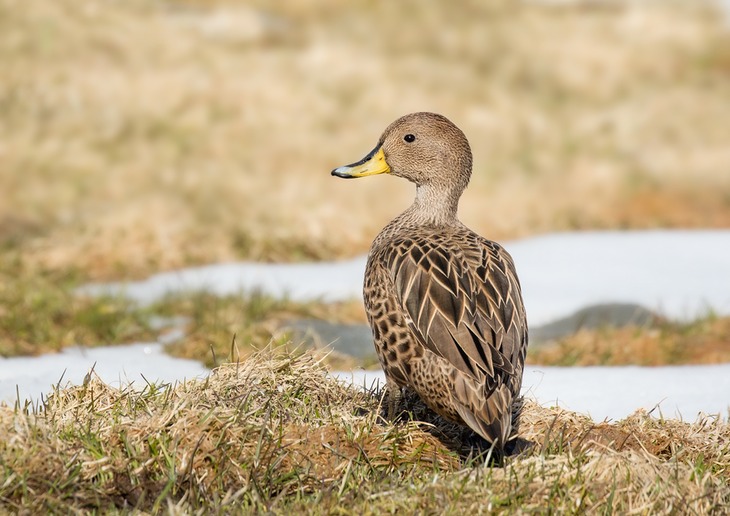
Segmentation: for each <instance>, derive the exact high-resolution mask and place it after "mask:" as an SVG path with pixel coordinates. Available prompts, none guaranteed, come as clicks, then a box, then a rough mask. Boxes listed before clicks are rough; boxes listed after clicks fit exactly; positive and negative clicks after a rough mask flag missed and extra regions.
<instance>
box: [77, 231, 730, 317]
mask: <svg viewBox="0 0 730 516" xmlns="http://www.w3.org/2000/svg"><path fill="white" fill-rule="evenodd" d="M504 246H505V248H506V249H507V250H508V251H509V252H510V253H511V254H512V257H513V258H514V260H515V264H516V266H517V272H518V274H519V276H520V279H521V282H522V288H523V293H524V297H525V307H526V309H527V316H528V320H529V322H530V324H531V325H541V324H545V323H548V322H551V321H553V320H555V319H558V318H560V317H564V316H567V315H569V314H571V313H573V312H575V311H576V310H579V309H581V308H584V307H586V306H589V305H592V304H596V303H609V302H626V303H636V304H640V305H643V306H645V307H646V308H649V309H652V310H655V311H657V312H659V313H661V314H663V315H666V316H667V317H670V318H673V319H678V320H691V319H694V318H696V317H698V316H701V315H704V314H706V313H707V311H708V310H713V311H715V312H716V313H718V314H723V315H727V314H730V230H711V231H709V230H708V231H676V230H671V231H593V232H579V233H557V234H552V235H546V236H540V237H534V238H528V239H524V240H518V241H514V242H505V243H504ZM364 270H365V257H360V258H356V259H353V260H348V261H340V262H318V263H301V264H260V263H245V262H244V263H229V264H222V265H209V266H205V267H195V268H189V269H184V270H180V271H176V272H168V273H163V274H157V275H155V276H152V277H151V278H149V279H147V280H144V281H139V282H131V283H126V284H123V283H112V284H96V285H88V286H86V287H83V288H82V289H80V292H82V293H86V294H91V295H100V294H125V295H127V296H129V297H130V298H132V299H135V300H138V301H139V302H142V303H151V302H153V301H155V300H157V299H160V298H161V297H163V296H164V295H165V294H168V293H175V292H184V291H194V290H207V291H210V292H213V293H216V294H219V295H222V294H237V293H241V292H245V291H252V290H258V291H261V292H264V293H267V294H270V295H272V296H274V297H283V296H289V298H290V299H293V300H310V299H322V300H324V301H337V300H344V299H351V298H359V297H360V296H361V295H362V294H361V291H362V277H363V272H364Z"/></svg>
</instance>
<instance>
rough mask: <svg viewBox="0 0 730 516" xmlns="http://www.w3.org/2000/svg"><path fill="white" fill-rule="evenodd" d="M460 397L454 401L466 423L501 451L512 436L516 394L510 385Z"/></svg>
mask: <svg viewBox="0 0 730 516" xmlns="http://www.w3.org/2000/svg"><path fill="white" fill-rule="evenodd" d="M472 392H473V391H472ZM459 398H461V397H460V396H458V395H457V399H456V400H454V401H455V405H456V409H457V411H458V413H459V416H461V419H462V420H463V421H464V423H466V425H468V426H469V428H471V429H472V430H474V431H475V432H476V433H478V434H479V435H481V436H482V437H484V439H486V440H487V441H489V442H490V443H492V444H493V445H494V448H495V449H496V450H498V451H500V452H501V451H502V450H503V448H504V446H505V445H506V444H507V441H509V439H510V437H511V436H512V405H513V402H514V396H513V394H512V391H511V390H510V388H509V386H507V385H505V384H502V385H500V386H498V387H497V388H496V389H494V390H493V391H492V392H490V393H489V395H485V396H477V397H472V398H471V399H465V400H464V399H459Z"/></svg>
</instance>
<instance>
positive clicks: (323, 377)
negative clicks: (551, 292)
mask: <svg viewBox="0 0 730 516" xmlns="http://www.w3.org/2000/svg"><path fill="white" fill-rule="evenodd" d="M379 401H380V397H379V393H378V392H377V391H373V392H363V391H362V390H359V389H355V388H352V387H346V386H344V385H343V384H341V383H339V382H338V381H336V380H334V379H333V378H331V377H329V376H328V374H327V372H326V370H325V369H324V367H323V366H322V364H321V362H320V361H318V359H316V358H315V357H314V356H313V355H311V354H306V353H305V354H298V355H293V354H283V353H277V354H274V353H272V352H271V351H266V352H260V353H257V354H255V355H253V356H251V357H249V358H247V359H246V360H245V361H243V362H241V363H238V364H233V363H231V364H226V365H223V366H221V367H219V368H217V369H216V370H215V371H214V372H213V373H212V374H211V375H210V377H209V378H207V379H205V380H198V381H192V382H188V383H185V384H181V385H177V386H169V385H146V386H145V387H144V389H142V390H141V391H135V390H133V389H132V388H130V387H125V388H121V389H116V388H112V387H109V386H108V385H105V384H104V383H102V382H101V381H99V380H98V379H96V378H93V377H90V378H89V381H88V382H86V383H85V385H82V386H78V387H70V388H66V389H58V390H55V391H54V392H53V393H52V394H51V395H50V396H49V398H48V399H47V400H46V402H45V404H44V405H43V406H41V407H32V406H24V407H19V406H16V407H7V406H3V407H0V433H2V439H1V440H0V467H2V470H3V471H2V473H3V474H2V482H1V483H0V503H1V504H2V506H3V507H4V508H5V509H7V510H21V509H22V510H27V511H29V512H41V511H48V510H53V511H60V512H73V511H79V510H86V509H95V508H100V509H102V510H110V509H129V508H137V509H141V510H144V511H150V512H153V513H154V512H160V511H163V510H165V511H168V510H169V511H172V512H176V511H185V512H192V511H196V510H197V511H200V512H209V511H211V510H226V509H230V510H241V509H242V508H243V509H255V510H271V511H274V512H284V511H292V510H300V511H301V510H304V511H307V512H314V513H319V512H331V511H341V512H349V511H353V512H357V513H382V512H383V511H396V510H399V509H408V510H409V511H413V510H424V511H429V512H431V511H436V512H441V511H454V512H463V511H467V510H470V511H477V512H486V511H489V510H494V509H497V508H502V509H507V510H509V511H514V512H522V511H526V512H527V511H533V510H548V509H552V510H556V511H560V512H565V511H567V512H576V511H582V510H591V511H599V510H600V511H606V512H622V513H623V512H631V511H635V512H673V511H680V512H698V513H708V512H721V511H722V510H723V509H722V508H723V507H727V504H728V503H730V488H729V487H728V480H730V426H729V425H728V423H726V422H724V421H722V420H721V419H719V418H715V417H703V418H701V419H699V420H698V421H696V422H694V423H686V422H682V421H676V420H664V419H655V418H651V417H649V416H648V415H647V414H646V413H643V412H637V413H636V414H634V415H633V416H631V417H630V418H628V419H626V420H624V421H620V422H618V423H615V424H614V423H601V424H594V423H593V422H592V421H591V420H589V419H588V418H586V417H584V416H581V415H578V414H574V413H570V412H565V411H562V410H557V409H548V408H542V407H539V406H537V405H536V404H534V403H532V402H529V401H527V402H525V405H524V408H523V411H522V424H521V427H520V442H521V443H522V446H521V449H522V452H521V453H520V454H517V455H513V456H510V457H507V458H506V459H505V461H504V464H503V465H502V466H497V465H494V464H489V463H488V462H485V460H484V458H483V457H478V456H475V455H474V454H471V455H470V454H469V453H465V450H467V449H468V446H467V445H466V441H463V442H462V443H461V444H460V446H461V448H459V446H454V442H453V440H450V439H449V438H446V434H448V431H447V430H448V425H444V424H443V423H439V422H438V420H437V418H432V420H431V423H421V422H418V421H415V420H412V419H410V418H408V417H406V418H404V419H402V420H401V421H397V422H395V423H390V422H386V421H384V420H382V418H381V417H380V415H379V412H380V405H379ZM419 410H421V411H422V410H423V407H421V408H420V409H417V410H414V413H415V415H416V416H420V415H422V414H419ZM439 425H441V428H440V427H439ZM445 429H446V430H445ZM451 435H452V438H451V439H453V436H454V435H456V434H453V433H452V434H451ZM467 440H468V439H467Z"/></svg>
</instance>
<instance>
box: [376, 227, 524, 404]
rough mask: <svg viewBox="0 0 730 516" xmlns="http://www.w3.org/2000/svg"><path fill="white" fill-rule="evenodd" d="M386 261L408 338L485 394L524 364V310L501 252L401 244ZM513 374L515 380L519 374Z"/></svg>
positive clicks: (480, 245) (475, 245)
mask: <svg viewBox="0 0 730 516" xmlns="http://www.w3.org/2000/svg"><path fill="white" fill-rule="evenodd" d="M405 244H408V245H401V246H398V252H395V253H393V254H392V255H391V256H390V257H389V260H388V261H389V263H388V266H389V271H390V274H391V278H392V280H393V283H394V286H395V290H396V293H397V295H398V297H399V298H400V301H401V304H402V306H403V309H404V311H405V312H406V313H407V315H408V317H409V318H410V320H409V325H410V326H411V329H412V330H413V332H414V333H415V335H416V337H417V338H418V339H419V340H420V341H421V343H422V344H423V345H424V346H426V347H427V348H428V349H430V350H431V351H433V352H434V353H436V354H437V355H439V356H441V357H443V358H445V359H446V360H448V361H449V362H451V363H452V364H453V365H454V366H455V367H456V368H457V369H458V370H460V371H461V372H463V373H466V374H468V375H470V376H472V377H474V378H476V379H479V380H481V381H484V382H485V384H486V387H487V389H488V390H491V389H493V388H495V387H496V386H497V385H499V384H502V383H505V382H507V381H508V380H509V379H510V377H512V376H514V374H515V369H516V368H518V369H519V372H521V368H522V362H523V360H524V349H523V348H524V342H523V340H524V332H525V331H526V330H525V329H524V309H523V308H522V298H521V295H520V292H519V283H518V282H517V278H516V275H515V273H514V266H513V265H512V261H511V258H509V255H507V254H506V252H504V251H503V250H502V249H501V247H499V246H497V245H496V244H493V243H491V242H488V241H484V240H481V239H479V240H476V239H475V241H473V242H471V245H467V246H464V245H463V243H462V245H459V246H449V245H448V242H446V243H444V242H439V245H438V246H436V245H432V244H431V243H430V242H429V241H419V240H417V239H413V240H409V241H408V242H406V243H405ZM519 376H521V374H520V375H519Z"/></svg>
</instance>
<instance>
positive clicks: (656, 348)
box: [528, 316, 730, 366]
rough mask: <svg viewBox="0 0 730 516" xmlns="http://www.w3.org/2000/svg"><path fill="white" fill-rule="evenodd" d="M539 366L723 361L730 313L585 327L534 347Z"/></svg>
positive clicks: (729, 340) (729, 354)
mask: <svg viewBox="0 0 730 516" xmlns="http://www.w3.org/2000/svg"><path fill="white" fill-rule="evenodd" d="M528 361H529V362H531V363H533V364H543V365H558V366H594V365H641V366H659V365H676V364H721V363H726V362H730V317H716V316H708V317H704V318H702V319H699V320H697V321H695V322H692V323H689V324H678V323H670V322H662V323H659V325H657V326H654V327H636V326H627V327H624V328H602V329H597V330H583V329H582V330H579V331H578V332H576V333H575V334H573V335H571V336H568V337H564V338H562V339H559V340H558V341H557V342H555V343H550V344H545V345H541V346H537V347H533V348H530V349H529V352H528Z"/></svg>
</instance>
